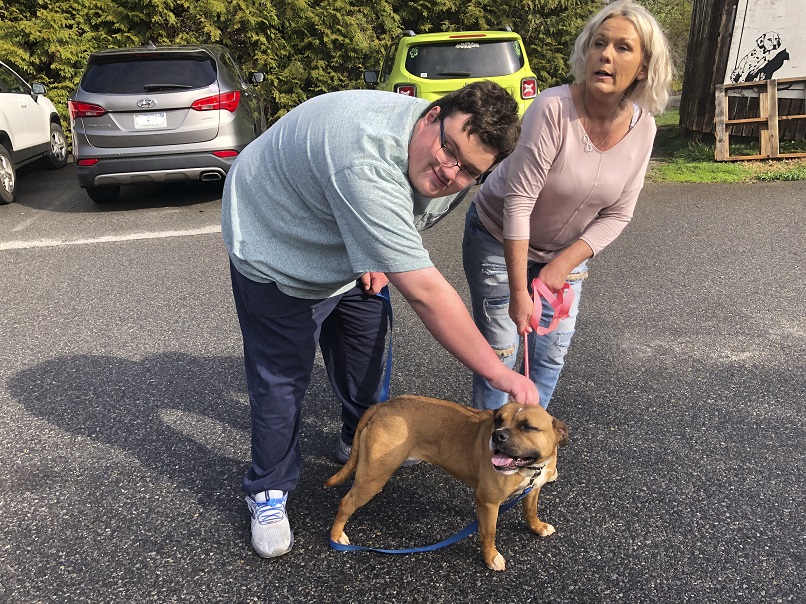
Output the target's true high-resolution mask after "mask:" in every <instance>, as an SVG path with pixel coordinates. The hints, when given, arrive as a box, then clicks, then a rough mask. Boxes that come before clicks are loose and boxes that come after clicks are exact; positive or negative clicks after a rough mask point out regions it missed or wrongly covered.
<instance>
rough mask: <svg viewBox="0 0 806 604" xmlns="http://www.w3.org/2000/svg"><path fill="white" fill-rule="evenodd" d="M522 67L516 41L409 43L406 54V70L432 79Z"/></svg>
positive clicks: (506, 71) (505, 71)
mask: <svg viewBox="0 0 806 604" xmlns="http://www.w3.org/2000/svg"><path fill="white" fill-rule="evenodd" d="M522 67H523V53H522V51H521V47H520V44H519V43H518V42H517V40H501V41H497V42H482V41H475V40H463V41H461V42H455V41H454V42H450V43H447V44H444V43H442V44H420V45H418V46H411V47H410V48H409V50H408V55H407V56H406V71H408V72H409V73H410V74H412V75H414V76H417V77H419V78H428V79H433V80H442V79H450V78H487V77H495V76H504V75H509V74H512V73H515V72H516V71H518V70H520V69H521V68H522Z"/></svg>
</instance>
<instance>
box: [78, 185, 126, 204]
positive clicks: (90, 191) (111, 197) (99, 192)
mask: <svg viewBox="0 0 806 604" xmlns="http://www.w3.org/2000/svg"><path fill="white" fill-rule="evenodd" d="M85 191H87V195H89V196H90V199H92V200H93V201H94V202H95V203H114V202H116V201H117V200H118V195H120V187H119V186H112V187H87V188H86V189H85Z"/></svg>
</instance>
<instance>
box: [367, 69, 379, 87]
mask: <svg viewBox="0 0 806 604" xmlns="http://www.w3.org/2000/svg"><path fill="white" fill-rule="evenodd" d="M364 81H365V82H366V83H367V84H377V83H378V72H377V71H373V70H369V69H367V70H364Z"/></svg>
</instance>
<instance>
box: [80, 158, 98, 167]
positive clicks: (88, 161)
mask: <svg viewBox="0 0 806 604" xmlns="http://www.w3.org/2000/svg"><path fill="white" fill-rule="evenodd" d="M76 163H77V164H78V165H79V166H94V165H95V164H97V163H98V160H97V159H94V158H93V159H79V160H78V162H76Z"/></svg>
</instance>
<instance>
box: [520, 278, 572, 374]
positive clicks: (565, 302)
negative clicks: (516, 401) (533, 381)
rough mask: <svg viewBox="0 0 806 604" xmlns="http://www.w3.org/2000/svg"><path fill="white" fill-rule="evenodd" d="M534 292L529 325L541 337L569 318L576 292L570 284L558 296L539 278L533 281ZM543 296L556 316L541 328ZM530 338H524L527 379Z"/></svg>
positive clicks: (524, 369) (524, 368) (524, 367)
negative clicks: (541, 299) (546, 325)
mask: <svg viewBox="0 0 806 604" xmlns="http://www.w3.org/2000/svg"><path fill="white" fill-rule="evenodd" d="M532 292H533V298H534V307H533V308H532V317H531V319H530V321H529V324H530V325H531V326H532V329H534V331H535V333H536V334H537V335H539V336H544V335H546V334H547V333H549V332H551V331H554V330H555V329H557V325H558V324H559V322H560V321H562V320H563V319H567V318H568V313H569V312H570V311H571V305H572V304H573V303H574V290H573V289H571V284H570V283H565V284H564V285H563V286H562V289H560V291H558V292H557V293H556V294H555V293H554V292H552V291H551V290H550V289H549V288H548V287H546V286H545V284H544V283H543V282H542V281H541V280H540V279H538V278H535V279H534V280H533V281H532ZM541 296H543V297H544V298H545V299H546V300H547V301H548V303H549V304H550V305H551V307H552V308H553V309H554V316H553V317H552V318H551V323H550V324H549V326H548V327H541V326H540V317H541V316H542V315H543V303H542V302H540V297H541ZM528 341H529V337H528V334H524V336H523V372H524V375H526V376H527V377H528V376H529V344H528Z"/></svg>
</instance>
